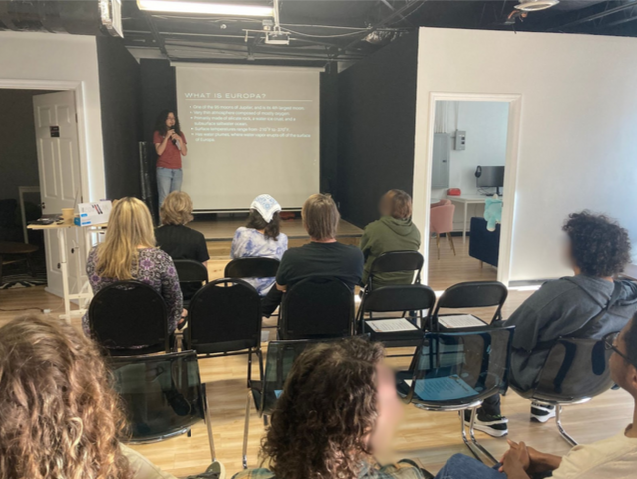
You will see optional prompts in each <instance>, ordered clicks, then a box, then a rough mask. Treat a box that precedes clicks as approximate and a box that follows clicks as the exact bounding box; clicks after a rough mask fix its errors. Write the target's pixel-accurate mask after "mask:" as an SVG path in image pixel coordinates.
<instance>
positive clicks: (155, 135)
mask: <svg viewBox="0 0 637 479" xmlns="http://www.w3.org/2000/svg"><path fill="white" fill-rule="evenodd" d="M162 138H163V136H162V134H161V133H159V130H155V131H154V132H153V142H155V143H161V140H162Z"/></svg>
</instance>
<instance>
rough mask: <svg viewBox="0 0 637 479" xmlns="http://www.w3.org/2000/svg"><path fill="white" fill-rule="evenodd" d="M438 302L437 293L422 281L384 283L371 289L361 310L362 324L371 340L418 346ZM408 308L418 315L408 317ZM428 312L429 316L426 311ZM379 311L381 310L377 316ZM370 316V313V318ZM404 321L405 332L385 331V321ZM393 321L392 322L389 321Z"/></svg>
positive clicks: (393, 345)
mask: <svg viewBox="0 0 637 479" xmlns="http://www.w3.org/2000/svg"><path fill="white" fill-rule="evenodd" d="M435 304H436V294H435V293H434V291H433V290H432V289H431V288H430V287H429V286H425V285H422V284H405V285H394V286H381V287H380V288H376V289H373V290H371V291H370V292H369V293H368V294H367V295H366V297H365V300H364V301H363V302H362V303H361V306H360V308H359V310H358V313H359V324H360V326H361V330H362V332H363V333H365V334H370V336H371V339H372V340H374V341H380V342H382V343H384V344H385V346H387V347H404V346H412V347H416V346H419V345H420V344H421V343H422V338H423V334H424V328H425V325H427V324H429V322H430V319H431V313H432V311H433V308H434V306H435ZM406 311H413V312H414V316H410V317H405V316H404V315H405V312H406ZM423 311H426V312H427V313H426V315H425V314H424V313H423ZM395 312H401V313H402V318H397V317H396V316H394V317H391V316H387V315H383V313H395ZM375 313H380V314H379V315H378V316H375V315H374V314H375ZM366 315H368V316H367V317H366ZM401 320H404V321H403V322H405V327H408V328H409V329H405V330H402V331H383V329H384V328H383V322H384V321H392V322H397V321H401ZM387 324H389V323H387Z"/></svg>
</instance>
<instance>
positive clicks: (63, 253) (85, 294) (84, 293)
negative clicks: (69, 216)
mask: <svg viewBox="0 0 637 479" xmlns="http://www.w3.org/2000/svg"><path fill="white" fill-rule="evenodd" d="M105 227H106V224H103V225H89V226H76V225H74V224H72V223H61V224H58V223H53V224H51V225H39V224H33V225H29V226H28V229H30V230H55V231H56V233H57V237H58V249H59V253H60V272H61V273H62V292H63V295H64V297H63V300H64V314H61V315H60V318H63V319H66V320H67V321H68V322H71V317H73V316H79V317H82V316H84V313H85V312H86V309H87V308H86V306H87V305H88V303H89V301H90V300H91V298H92V297H93V290H92V289H91V287H90V285H89V284H88V282H87V283H86V284H84V285H82V287H81V288H79V289H78V292H77V293H73V294H71V291H70V289H69V266H68V255H67V253H68V241H67V233H68V232H69V231H71V229H73V228H81V229H82V232H83V233H84V237H85V242H84V244H85V245H86V251H85V255H86V257H88V253H89V251H90V249H91V245H92V241H91V234H92V233H98V232H99V231H100V229H101V228H105ZM76 263H77V265H78V271H77V279H78V285H79V280H80V278H81V277H82V272H81V271H79V269H80V266H79V265H80V262H79V261H77V262H76ZM73 300H77V301H78V303H79V306H80V308H79V309H78V310H75V311H71V301H73Z"/></svg>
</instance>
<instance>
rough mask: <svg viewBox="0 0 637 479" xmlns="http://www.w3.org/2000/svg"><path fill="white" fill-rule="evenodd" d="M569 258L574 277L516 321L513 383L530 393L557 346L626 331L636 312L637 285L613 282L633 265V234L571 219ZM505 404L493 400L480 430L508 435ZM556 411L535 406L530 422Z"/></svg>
mask: <svg viewBox="0 0 637 479" xmlns="http://www.w3.org/2000/svg"><path fill="white" fill-rule="evenodd" d="M562 229H563V230H564V231H565V232H566V234H567V236H568V244H567V251H566V257H567V259H568V262H569V265H570V266H571V268H572V269H573V272H574V276H568V277H564V278H561V279H556V280H552V281H547V282H546V283H544V284H543V285H542V287H541V288H540V289H539V290H537V291H536V292H535V293H533V294H532V295H531V296H530V297H529V298H528V299H527V300H526V301H524V303H522V305H521V306H520V307H519V308H518V309H517V310H516V311H515V312H514V313H513V314H512V315H511V317H510V318H509V320H508V321H507V322H506V324H507V326H511V325H512V326H515V327H516V329H515V334H514V335H513V352H512V357H511V380H512V381H514V382H515V383H516V385H517V386H518V387H519V388H521V389H527V388H530V387H531V386H532V384H533V382H534V381H535V379H536V378H537V376H538V374H539V372H540V370H541V369H542V365H543V364H544V361H545V360H546V357H547V356H548V353H549V350H550V348H551V346H552V345H553V344H554V342H555V341H556V340H557V339H558V338H559V337H561V336H575V337H580V338H592V339H601V338H602V337H604V335H605V334H608V333H610V332H613V331H619V330H620V329H622V328H623V327H624V326H625V325H626V323H627V322H628V320H629V319H630V318H631V317H632V315H633V314H634V313H635V311H637V283H633V282H631V281H625V280H614V279H613V277H614V276H616V275H617V274H619V273H621V272H622V270H623V268H624V266H625V265H626V264H627V263H628V262H629V261H630V240H629V239H628V232H627V231H626V230H625V229H624V228H622V227H620V226H619V225H618V224H617V223H616V222H614V221H611V220H610V219H608V218H607V217H605V216H601V215H593V214H591V213H588V212H586V211H584V212H582V213H574V214H572V215H570V216H569V218H568V220H567V221H566V223H565V224H564V227H563V228H562ZM500 414H501V413H500V398H499V396H494V397H492V398H488V399H487V400H485V402H484V403H483V405H482V408H480V409H479V410H478V417H477V419H476V428H477V429H479V430H481V431H484V432H486V433H487V434H490V435H492V436H503V435H504V434H506V433H507V420H506V418H505V417H502V416H501V415H500ZM554 416H555V410H554V408H553V407H551V406H546V405H542V404H539V403H533V404H532V405H531V418H532V419H533V420H535V421H539V422H546V421H547V420H548V419H550V418H551V417H554Z"/></svg>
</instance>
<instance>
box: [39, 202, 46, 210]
mask: <svg viewBox="0 0 637 479" xmlns="http://www.w3.org/2000/svg"><path fill="white" fill-rule="evenodd" d="M40 206H41V207H42V209H45V208H46V203H45V202H44V201H43V202H42V203H40Z"/></svg>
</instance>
